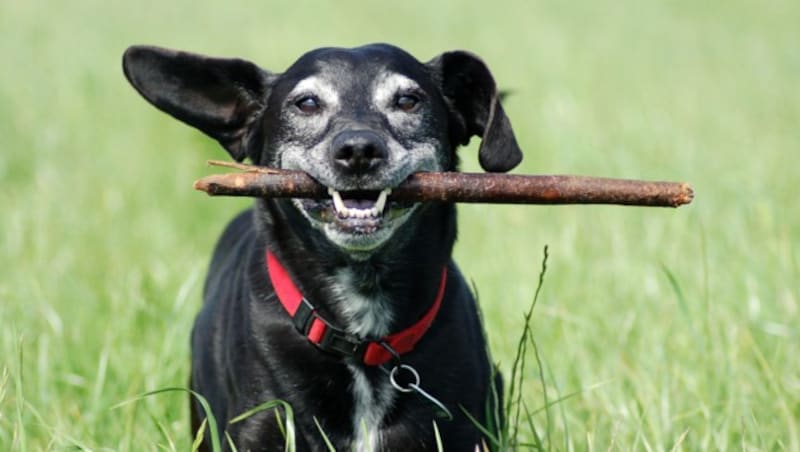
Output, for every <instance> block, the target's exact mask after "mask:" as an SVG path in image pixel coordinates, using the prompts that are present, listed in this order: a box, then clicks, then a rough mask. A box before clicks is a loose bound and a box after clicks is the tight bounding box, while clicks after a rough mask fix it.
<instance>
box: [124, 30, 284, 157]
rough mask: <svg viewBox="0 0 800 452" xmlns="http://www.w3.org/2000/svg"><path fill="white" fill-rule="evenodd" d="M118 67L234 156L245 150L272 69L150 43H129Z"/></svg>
mask: <svg viewBox="0 0 800 452" xmlns="http://www.w3.org/2000/svg"><path fill="white" fill-rule="evenodd" d="M122 68H123V71H124V72H125V76H126V77H127V78H128V81H130V83H131V84H132V85H133V86H134V88H136V90H137V91H138V92H139V94H141V95H142V96H143V97H144V98H145V99H147V100H148V101H149V102H150V103H152V104H153V105H155V106H156V107H157V108H159V109H160V110H162V111H164V112H166V113H169V114H170V115H172V116H174V117H175V118H177V119H179V120H181V121H183V122H185V123H187V124H189V125H191V126H193V127H196V128H198V129H200V130H201V131H202V132H204V133H206V134H207V135H209V136H211V137H212V138H215V139H216V140H217V141H219V142H220V144H222V146H224V147H225V149H227V150H228V152H229V153H230V154H231V156H233V158H234V159H236V160H237V161H242V160H244V158H245V157H246V156H247V145H248V140H249V139H250V135H251V132H252V129H253V125H254V122H255V120H256V119H257V118H258V117H259V115H260V113H261V112H262V111H263V109H264V105H265V104H266V99H267V96H268V95H269V90H270V85H271V82H272V81H273V80H274V75H272V74H270V73H269V72H266V71H264V70H263V69H261V68H259V67H258V66H256V65H255V64H253V63H250V62H249V61H244V60H239V59H221V58H210V57H206V56H202V55H196V54H192V53H186V52H178V51H174V50H168V49H162V48H158V47H149V46H133V47H130V48H128V50H126V51H125V55H124V56H123V58H122Z"/></svg>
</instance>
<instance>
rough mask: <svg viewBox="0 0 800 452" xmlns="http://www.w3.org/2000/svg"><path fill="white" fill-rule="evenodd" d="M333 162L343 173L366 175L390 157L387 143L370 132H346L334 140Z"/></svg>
mask: <svg viewBox="0 0 800 452" xmlns="http://www.w3.org/2000/svg"><path fill="white" fill-rule="evenodd" d="M332 147H333V149H332V150H333V162H334V164H335V165H336V166H337V167H338V168H340V169H341V170H343V171H346V172H350V173H364V172H367V171H370V170H373V169H375V168H376V167H378V166H379V165H380V164H381V163H383V162H384V161H385V160H386V157H387V155H388V151H387V146H386V141H385V140H384V139H383V138H381V136H380V135H378V134H377V133H375V132H372V131H370V130H346V131H344V132H341V133H339V135H337V136H336V138H334V139H333V145H332Z"/></svg>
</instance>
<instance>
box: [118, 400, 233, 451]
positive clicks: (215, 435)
mask: <svg viewBox="0 0 800 452" xmlns="http://www.w3.org/2000/svg"><path fill="white" fill-rule="evenodd" d="M167 392H186V393H188V394H191V396H192V397H194V398H195V400H197V402H198V403H200V406H201V407H203V412H204V413H205V414H206V418H205V419H204V420H203V424H205V423H206V420H207V421H208V426H207V428H208V430H209V432H208V433H209V435H210V436H211V450H212V451H214V452H217V451H220V450H222V446H221V443H220V441H219V430H217V420H216V418H214V413H212V412H211V406H210V405H209V404H208V400H206V398H205V397H203V396H202V395H200V394H199V393H197V392H194V391H192V390H191V389H188V388H180V387H172V388H163V389H157V390H155V391H150V392H145V393H144V394H140V395H138V396H136V397H133V398H132V399H129V400H126V401H123V402H120V403H118V404H116V405H113V406H112V407H111V409H112V410H115V409H117V408H120V407H123V406H125V405H129V404H131V403H134V402H138V401H140V400H142V399H144V398H147V397H151V396H154V395H158V394H164V393H167ZM199 437H200V438H202V437H203V435H200V436H199ZM195 441H196V439H195ZM201 441H202V439H201ZM198 447H199V446H198Z"/></svg>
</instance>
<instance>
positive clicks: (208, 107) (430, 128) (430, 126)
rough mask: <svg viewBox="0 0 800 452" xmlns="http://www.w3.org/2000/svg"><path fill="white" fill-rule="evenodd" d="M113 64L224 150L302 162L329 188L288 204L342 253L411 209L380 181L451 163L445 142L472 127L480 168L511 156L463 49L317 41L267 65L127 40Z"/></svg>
mask: <svg viewBox="0 0 800 452" xmlns="http://www.w3.org/2000/svg"><path fill="white" fill-rule="evenodd" d="M123 68H124V71H125V75H126V76H127V78H128V80H129V81H130V82H131V84H133V86H134V87H135V88H136V89H137V90H138V91H139V93H141V94H142V95H143V96H144V97H145V98H146V99H147V100H148V101H150V102H151V103H152V104H153V105H155V106H156V107H158V108H159V109H161V110H163V111H165V112H167V113H169V114H170V115H172V116H174V117H175V118H177V119H179V120H181V121H183V122H185V123H187V124H189V125H191V126H194V127H196V128H198V129H200V130H201V131H203V132H204V133H206V134H208V135H209V136H211V137H213V138H215V139H217V140H218V141H219V142H220V143H221V144H222V146H224V147H225V149H227V150H228V152H229V153H230V154H231V156H232V157H233V158H234V159H236V160H238V161H241V160H243V159H245V158H246V157H249V158H250V159H251V160H252V161H253V162H254V163H257V164H262V165H267V166H271V167H275V168H282V169H296V170H302V171H305V172H306V173H308V174H309V175H310V176H312V177H313V178H315V179H317V180H318V181H319V182H321V183H322V184H324V185H325V186H327V187H329V192H330V194H331V198H330V199H327V200H292V202H291V204H292V206H293V207H294V208H296V209H297V210H298V211H299V212H300V213H302V214H303V216H304V217H305V218H306V219H307V220H308V221H309V222H310V224H311V225H312V226H313V227H314V228H316V229H318V230H320V231H321V232H322V233H323V234H324V235H325V237H326V238H327V239H328V240H329V241H330V242H332V243H333V244H335V245H337V246H338V247H340V248H342V249H343V250H345V251H349V252H355V253H364V252H367V253H368V252H370V251H372V250H374V249H377V248H378V247H380V246H381V245H382V244H384V243H385V242H386V241H387V240H388V239H389V238H390V237H391V236H392V234H393V233H394V231H396V230H397V229H398V228H399V227H400V226H401V225H402V224H404V223H405V222H406V221H407V220H408V219H409V218H410V217H411V216H413V215H414V212H415V211H416V210H418V205H415V204H400V203H394V202H387V200H386V199H387V195H388V194H389V192H390V190H391V188H392V187H395V186H397V185H398V184H399V183H400V182H402V181H403V180H405V179H406V178H407V177H408V176H409V175H410V174H412V173H415V172H419V171H452V170H455V169H456V164H457V157H456V154H455V149H456V147H457V146H459V145H463V144H466V143H468V142H469V140H470V138H471V137H472V136H473V135H477V136H480V137H481V138H482V142H481V146H480V150H479V161H480V163H481V166H482V167H483V168H484V169H485V170H487V171H508V170H510V169H511V168H513V167H515V166H516V165H517V164H518V163H519V162H520V160H521V159H522V154H521V152H520V149H519V146H518V145H517V142H516V139H515V138H514V133H513V131H512V129H511V123H510V122H509V120H508V118H507V116H506V115H505V113H504V111H503V108H502V106H501V105H500V99H499V95H498V91H497V88H496V86H495V82H494V79H493V77H492V75H491V73H490V72H489V69H488V68H487V67H486V65H485V64H484V63H483V61H481V60H480V59H479V58H478V57H476V56H474V55H472V54H470V53H467V52H462V51H456V52H447V53H443V54H441V55H439V56H438V57H436V58H434V59H433V60H431V61H429V62H428V63H421V62H419V61H417V60H416V59H414V57H412V56H411V55H409V54H408V53H406V52H404V51H403V50H401V49H399V48H397V47H393V46H389V45H385V44H376V45H368V46H364V47H358V48H355V49H340V48H323V49H318V50H314V51H311V52H309V53H307V54H305V55H303V56H302V57H300V59H298V60H297V61H296V62H295V63H294V64H293V65H292V66H291V67H289V68H288V69H287V70H286V71H285V72H284V73H282V74H276V73H272V72H269V71H266V70H263V69H261V68H259V67H258V66H256V65H255V64H253V63H250V62H248V61H244V60H239V59H220V58H210V57H206V56H202V55H196V54H190V53H185V52H177V51H173V50H167V49H161V48H156V47H144V46H135V47H131V48H129V49H128V50H127V51H126V52H125V55H124V58H123Z"/></svg>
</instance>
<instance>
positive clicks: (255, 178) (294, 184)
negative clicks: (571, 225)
mask: <svg viewBox="0 0 800 452" xmlns="http://www.w3.org/2000/svg"><path fill="white" fill-rule="evenodd" d="M208 163H209V164H210V165H214V166H224V167H228V168H236V169H240V170H243V172H239V173H228V174H215V175H210V176H206V177H204V178H202V179H200V180H198V181H197V182H195V183H194V188H195V189H196V190H201V191H204V192H206V193H208V194H209V195H211V196H220V195H224V196H251V197H258V198H318V199H319V198H327V197H329V196H330V195H329V194H328V190H327V188H326V187H325V186H323V185H321V184H320V183H318V182H317V181H315V180H314V179H313V178H311V176H309V175H308V174H306V173H304V172H302V171H287V170H276V169H272V168H266V167H260V166H253V165H245V164H241V163H231V162H219V161H213V160H212V161H209V162H208ZM693 198H694V192H693V190H692V187H691V186H690V185H689V184H686V183H678V182H650V181H640V180H628V179H609V178H603V177H589V176H568V175H536V176H520V175H514V174H497V173H451V172H446V173H416V174H412V175H411V176H410V177H409V178H408V179H407V180H406V181H405V182H403V183H401V184H400V185H399V186H397V187H395V188H394V189H392V193H391V195H390V196H389V199H390V200H394V201H444V202H467V203H494V204H497V203H501V204H619V205H629V206H653V207H678V206H680V205H683V204H688V203H690V202H692V199H693Z"/></svg>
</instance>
